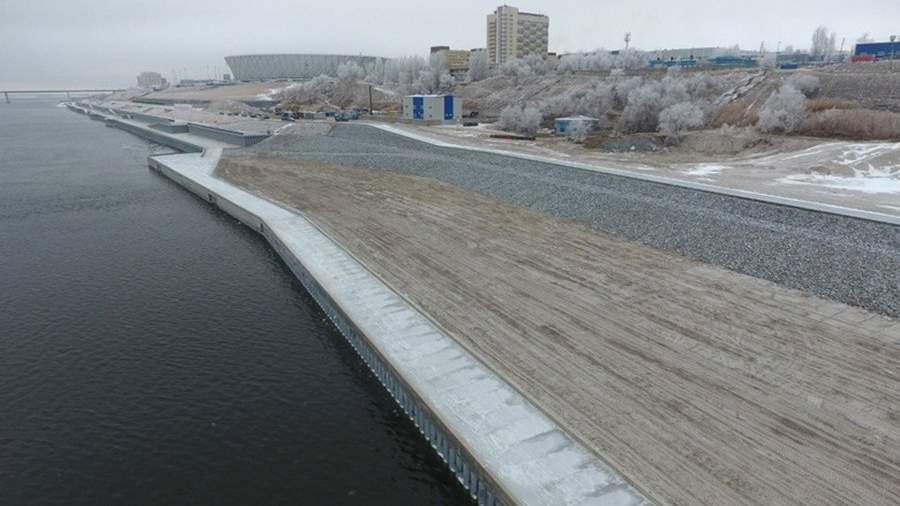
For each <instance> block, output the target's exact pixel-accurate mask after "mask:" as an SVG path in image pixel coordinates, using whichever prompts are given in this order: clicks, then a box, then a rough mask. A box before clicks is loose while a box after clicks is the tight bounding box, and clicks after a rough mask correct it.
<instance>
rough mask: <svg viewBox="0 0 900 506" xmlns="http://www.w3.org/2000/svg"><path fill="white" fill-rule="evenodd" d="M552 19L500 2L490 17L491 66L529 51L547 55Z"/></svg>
mask: <svg viewBox="0 0 900 506" xmlns="http://www.w3.org/2000/svg"><path fill="white" fill-rule="evenodd" d="M549 27H550V18H548V17H547V16H544V15H542V14H532V13H530V12H519V9H517V8H515V7H511V6H509V5H501V6H500V7H497V10H495V11H494V13H493V14H488V16H487V49H488V58H489V59H490V62H491V65H500V64H502V63H504V62H507V61H509V60H514V59H516V58H521V57H523V56H527V55H529V54H539V55H541V57H545V56H547V32H548V29H549Z"/></svg>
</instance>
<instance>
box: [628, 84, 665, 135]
mask: <svg viewBox="0 0 900 506" xmlns="http://www.w3.org/2000/svg"><path fill="white" fill-rule="evenodd" d="M662 93H663V87H662V85H661V84H659V83H655V82H651V83H647V84H645V85H643V86H641V87H640V88H636V89H634V90H632V91H631V92H630V93H629V94H628V105H626V106H625V110H624V111H622V119H621V125H622V130H624V131H626V132H653V131H655V130H656V128H657V125H658V124H659V113H660V111H662V109H663V97H662Z"/></svg>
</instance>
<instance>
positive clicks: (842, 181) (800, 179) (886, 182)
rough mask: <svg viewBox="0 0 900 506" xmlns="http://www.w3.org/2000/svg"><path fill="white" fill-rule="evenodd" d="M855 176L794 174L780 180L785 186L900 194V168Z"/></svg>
mask: <svg viewBox="0 0 900 506" xmlns="http://www.w3.org/2000/svg"><path fill="white" fill-rule="evenodd" d="M854 172H855V175H853V176H834V175H826V174H793V175H790V176H785V177H783V178H780V179H779V180H778V182H779V183H785V184H806V185H814V186H821V187H824V188H837V189H841V190H854V191H858V192H862V193H900V166H893V167H885V168H881V169H878V168H875V167H872V166H870V167H869V169H868V170H865V171H861V170H856V171H854Z"/></svg>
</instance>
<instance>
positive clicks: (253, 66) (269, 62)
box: [225, 54, 380, 81]
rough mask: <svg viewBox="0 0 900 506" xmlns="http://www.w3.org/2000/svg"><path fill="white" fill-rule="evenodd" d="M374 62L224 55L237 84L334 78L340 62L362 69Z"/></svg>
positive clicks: (344, 57) (352, 58)
mask: <svg viewBox="0 0 900 506" xmlns="http://www.w3.org/2000/svg"><path fill="white" fill-rule="evenodd" d="M378 59H380V58H378V57H376V56H350V55H341V54H247V55H237V56H226V57H225V63H227V64H228V67H229V68H231V72H232V74H233V75H234V78H235V79H237V80H239V81H264V80H268V79H311V78H313V77H316V76H318V75H320V74H325V75H329V76H336V75H337V68H338V65H340V64H342V63H346V62H354V63H357V64H359V65H361V66H365V65H368V64H370V63H373V62H375V61H376V60H378Z"/></svg>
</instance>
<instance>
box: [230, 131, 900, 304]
mask: <svg viewBox="0 0 900 506" xmlns="http://www.w3.org/2000/svg"><path fill="white" fill-rule="evenodd" d="M248 151H251V152H252V151H258V152H268V153H272V154H280V155H283V156H288V157H292V158H300V159H305V160H312V161H320V162H329V163H335V164H339V165H347V166H353V167H364V168H375V169H382V170H390V171H393V172H397V173H400V174H412V175H419V176H427V177H433V178H436V179H438V180H441V181H445V182H448V183H451V184H456V185H459V186H461V187H463V188H466V189H470V190H475V191H478V192H481V193H484V194H487V195H489V196H492V197H495V198H498V199H500V200H502V201H506V202H509V203H512V204H514V205H517V206H522V207H527V208H530V209H534V210H538V211H542V212H546V213H548V214H550V215H553V216H558V217H562V218H566V219H572V220H575V221H577V222H579V223H582V224H585V225H587V226H589V227H591V228H594V229H595V230H598V231H601V232H605V233H608V234H611V235H613V236H616V237H622V238H626V239H630V240H635V241H637V242H640V243H642V244H646V245H648V246H652V247H655V248H659V249H662V250H667V251H672V252H675V253H678V254H681V255H684V256H686V257H689V258H692V259H695V260H699V261H702V262H706V263H710V264H714V265H719V266H722V267H725V268H728V269H731V270H734V271H737V272H740V273H743V274H748V275H751V276H756V277H759V278H763V279H767V280H770V281H773V282H776V283H778V284H781V285H783V286H787V287H790V288H796V289H799V290H803V291H806V292H808V293H812V294H814V295H818V296H821V297H824V298H828V299H832V300H835V301H839V302H843V303H847V304H851V305H855V306H860V307H864V308H866V309H869V310H871V311H875V312H878V313H881V314H885V315H889V316H894V317H900V227H895V226H891V225H885V224H878V223H872V222H868V221H864V220H857V219H852V218H844V217H839V216H833V215H828V214H823V213H816V212H812V211H803V210H798V209H793V208H787V207H782V206H776V205H771V204H763V203H758V202H754V201H749V200H744V199H739V198H734V197H728V196H723V195H716V194H711V193H706V192H700V191H694V190H687V189H681V188H676V187H672V186H668V185H661V184H655V183H648V182H643V181H638V180H634V179H629V178H623V177H617V176H609V175H604V174H598V173H593V172H587V171H581V170H577V169H573V168H570V167H560V166H555V165H552V164H546V163H539V162H531V161H527V160H520V159H514V158H509V157H504V156H501V155H491V154H485V153H475V152H468V151H463V150H457V149H451V148H440V147H435V146H431V145H428V144H425V143H421V142H418V141H414V140H411V139H407V138H404V137H401V136H397V135H394V134H390V133H387V132H384V131H381V130H378V129H375V128H371V127H367V126H364V125H338V126H336V127H335V128H334V129H332V130H331V132H330V134H328V135H327V136H323V135H305V136H296V137H294V136H291V137H290V138H288V137H284V136H282V137H281V138H278V137H276V138H275V139H272V141H267V142H264V143H262V144H260V145H257V146H255V147H253V148H250V149H248Z"/></svg>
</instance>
